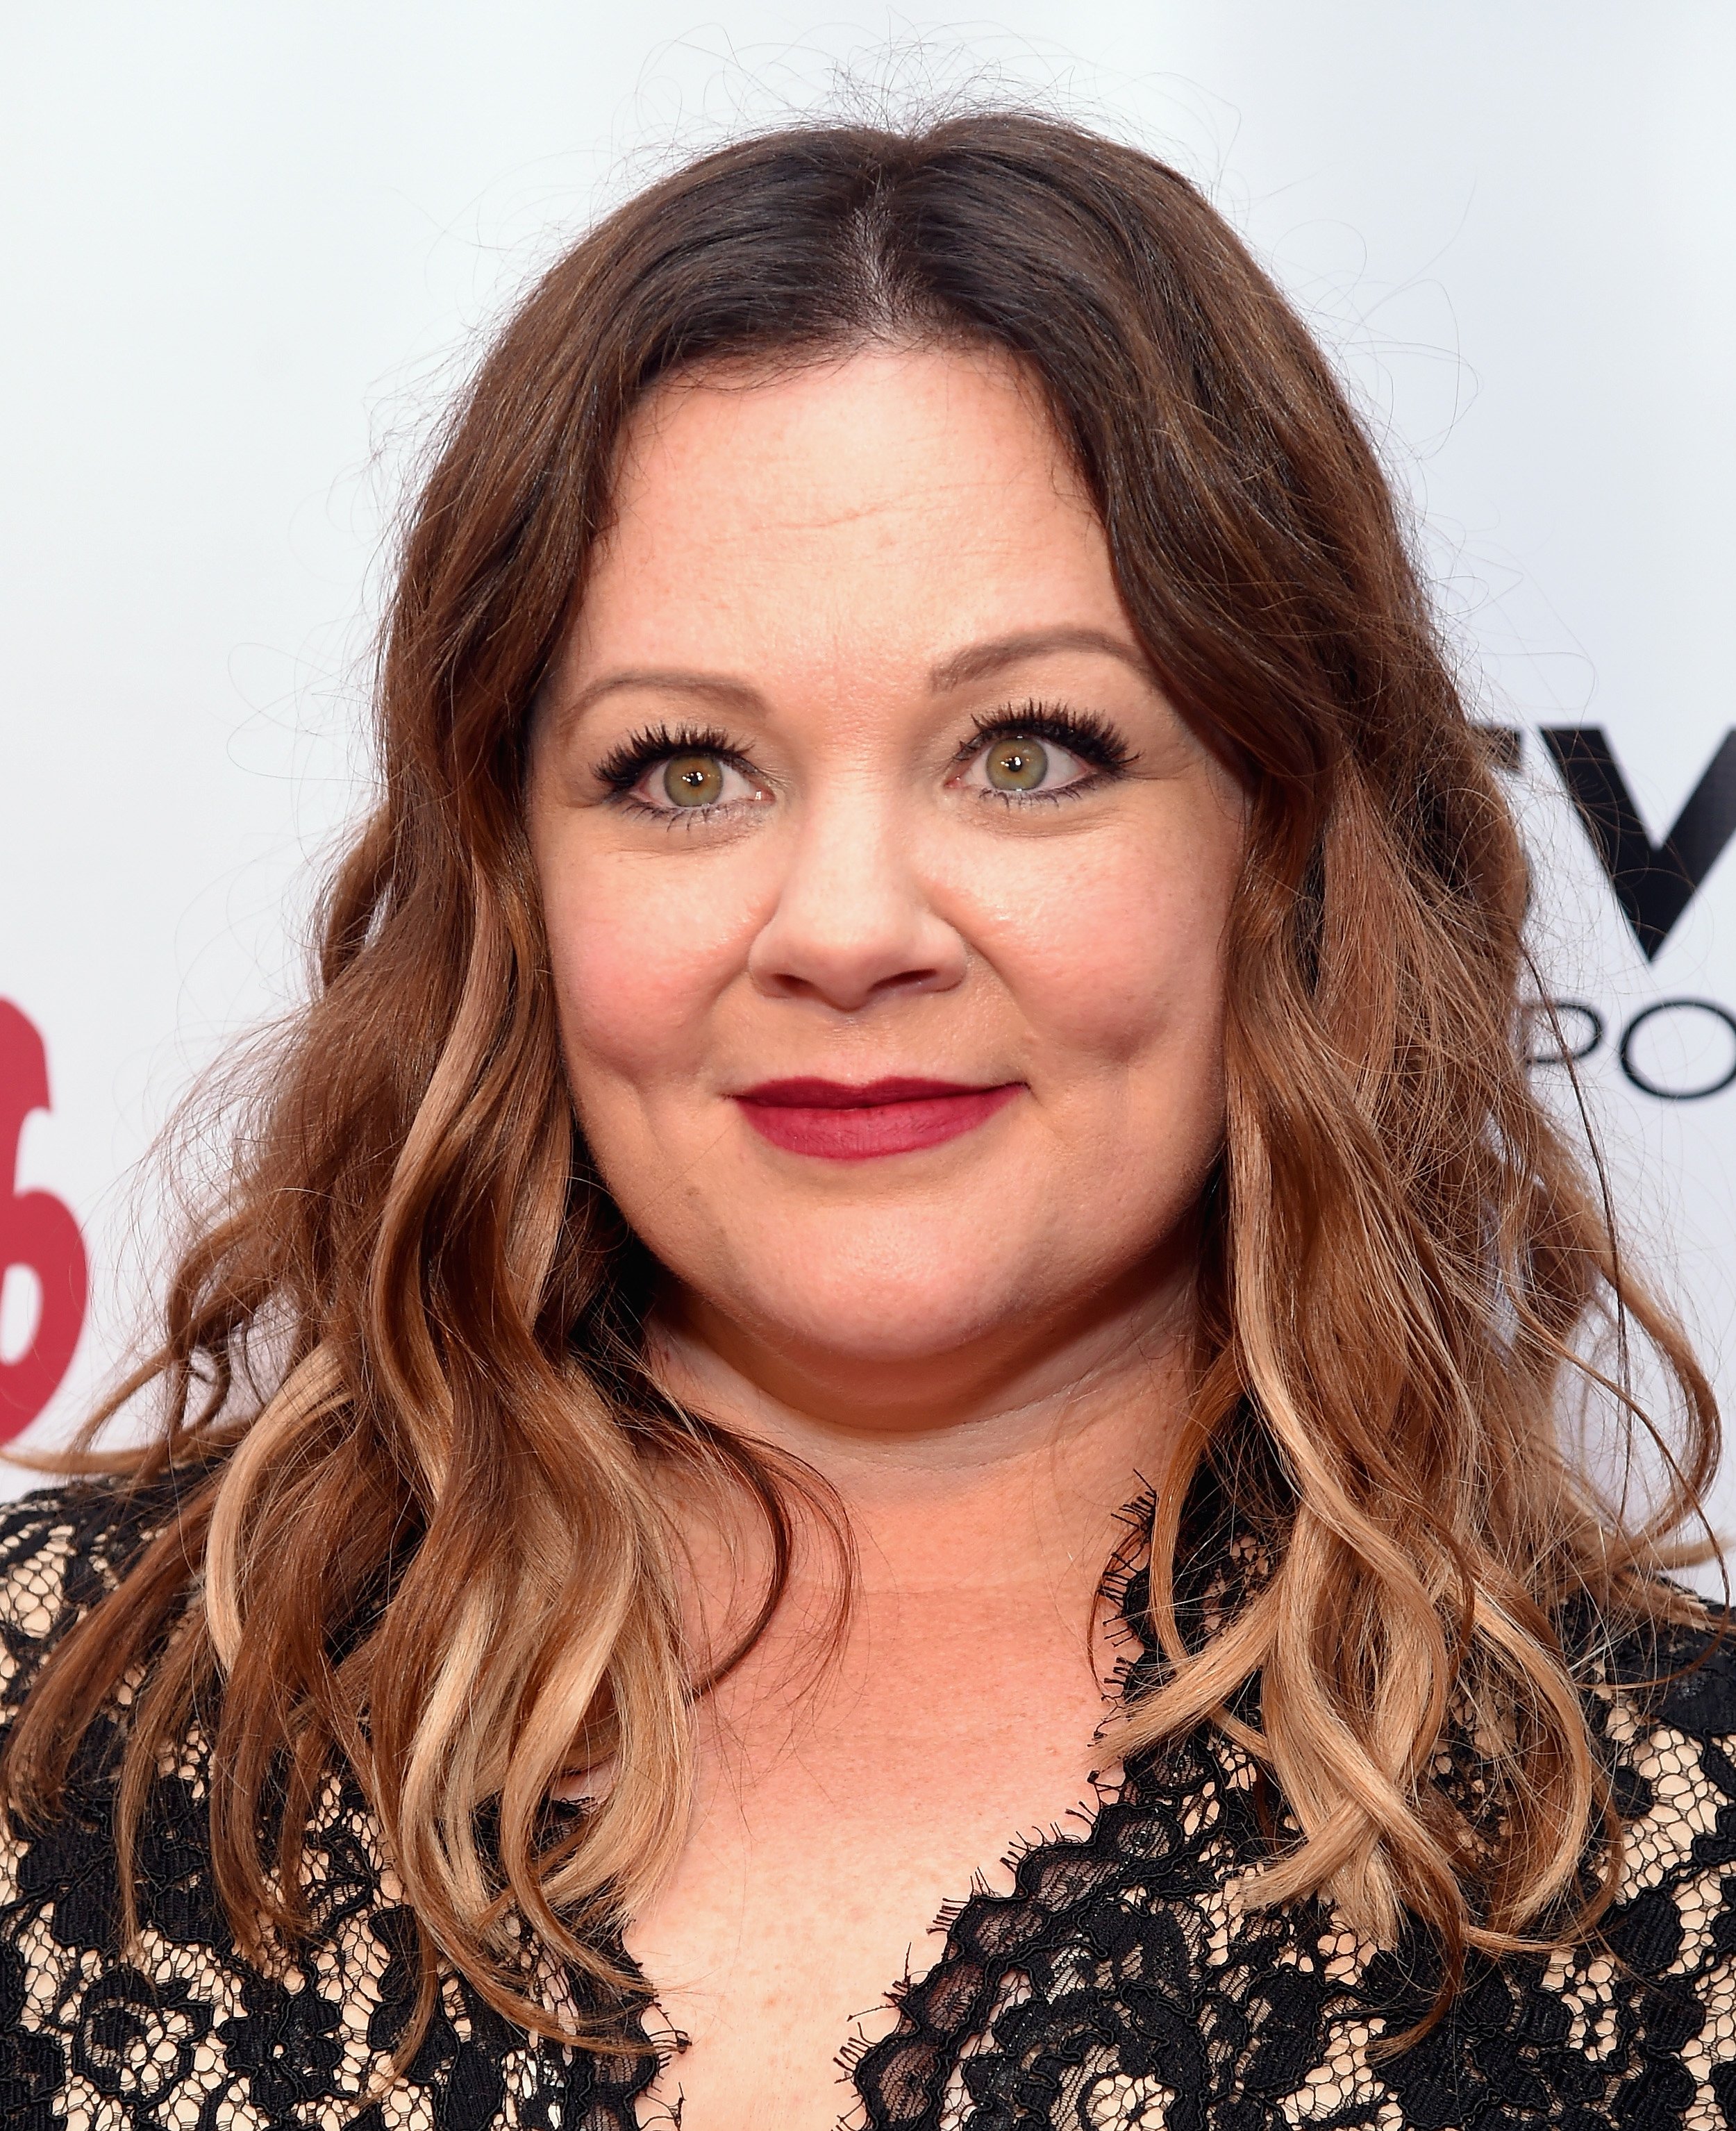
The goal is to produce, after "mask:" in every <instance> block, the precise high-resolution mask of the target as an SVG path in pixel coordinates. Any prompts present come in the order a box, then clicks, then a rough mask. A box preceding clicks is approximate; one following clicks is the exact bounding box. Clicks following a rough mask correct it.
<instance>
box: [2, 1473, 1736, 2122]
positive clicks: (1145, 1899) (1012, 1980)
mask: <svg viewBox="0 0 1736 2131" xmlns="http://www.w3.org/2000/svg"><path fill="white" fill-rule="evenodd" d="M161 1514H162V1511H161V1509H160V1510H159V1511H158V1512H157V1518H158V1520H159V1521H160V1520H161ZM151 1522H152V1519H151V1506H150V1505H149V1504H148V1503H146V1504H139V1503H135V1504H133V1505H132V1506H130V1507H127V1508H122V1506H121V1504H120V1502H119V1500H118V1498H117V1496H116V1495H115V1493H114V1492H113V1490H111V1489H109V1488H107V1487H79V1488H70V1489H66V1490H64V1491H59V1492H55V1491H49V1492H43V1493H40V1494H37V1495H35V1496H29V1497H27V1498H26V1500H24V1501H22V1502H18V1503H15V1504H12V1505H9V1506H7V1508H6V1510H5V1511H3V1512H0V1717H5V1716H7V1715H9V1714H10V1713H11V1712H12V1711H14V1710H15V1709H16V1708H17V1706H18V1704H19V1702H21V1701H22V1697H23V1695H24V1693H25V1692H26V1690H27V1688H28V1686H29V1683H30V1681H31V1678H33V1677H34V1675H35V1673H36V1669H37V1668H38V1666H39V1665H40V1664H41V1660H42V1658H43V1657H44V1655H46V1651H47V1650H49V1649H50V1648H51V1647H52V1645H53V1643H54V1641H55V1639H56V1638H57V1637H58V1636H59V1635H60V1634H62V1633H64V1632H65V1630H66V1629H67V1628H68V1627H69V1626H71V1625H72V1623H73V1622H74V1621H75V1620H76V1619H78V1618H79V1616H80V1615H81V1614H83V1613H84V1611H87V1610H88V1609H89V1607H90V1606H91V1605H93V1604H94V1603H95V1602H97V1601H98V1599H99V1598H100V1597H102V1596H103V1594H104V1593H105V1592H107V1591H108V1590H109V1589H111V1588H113V1585H114V1583H115V1582H116V1581H117V1579H118V1578H119V1576H120V1575H121V1574H122V1573H124V1569H125V1567H126V1564H127V1560H128V1559H129V1558H130V1557H131V1556H132V1554H133V1553H134V1552H135V1550H136V1549H137V1547H138V1545H139V1544H141V1540H142V1538H143V1537H144V1535H145V1534H146V1531H147V1530H149V1529H151ZM1140 1596H1141V1590H1140V1583H1139V1578H1138V1576H1134V1578H1131V1579H1130V1587H1129V1592H1128V1599H1129V1606H1128V1611H1129V1615H1130V1616H1132V1617H1134V1618H1137V1617H1138V1614H1139V1599H1140ZM1686 1654H1687V1651H1686V1648H1685V1649H1684V1650H1681V1651H1676V1650H1670V1651H1664V1652H1651V1653H1647V1652H1641V1651H1634V1652H1632V1653H1628V1654H1627V1657H1628V1659H1631V1662H1628V1661H1623V1662H1621V1663H1619V1664H1618V1665H1617V1667H1616V1669H1615V1674H1614V1678H1612V1680H1611V1681H1610V1682H1609V1683H1606V1686H1605V1688H1604V1690H1602V1691H1599V1692H1595V1693H1592V1694H1591V1695H1590V1698H1589V1702H1588V1706H1589V1707H1590V1710H1591V1712H1592V1720H1593V1722H1594V1724H1595V1726H1596V1727H1597V1728H1598V1729H1599V1732H1600V1733H1601V1735H1602V1736H1603V1737H1604V1740H1605V1741H1606V1742H1607V1746H1608V1749H1609V1752H1610V1754H1611V1755H1612V1757H1613V1760H1614V1765H1615V1766H1616V1768H1617V1770H1618V1774H1619V1784H1620V1800H1621V1804H1622V1809H1623V1814H1624V1817H1626V1819H1627V1821H1628V1861H1627V1865H1626V1869H1625V1875H1624V1879H1623V1886H1622V1889H1621V1899H1620V1900H1619V1904H1618V1905H1617V1907H1616V1908H1615V1909H1614V1911H1613V1913H1612V1914H1611V1916H1610V1918H1609V1923H1608V1929H1607V1937H1608V1948H1607V1950H1602V1949H1599V1950H1590V1951H1576V1952H1574V1953H1571V1954H1556V1955H1555V1956H1551V1957H1550V1958H1548V1959H1547V1960H1546V1959H1542V1958H1541V1957H1539V1958H1534V1959H1529V1960H1519V1959H1510V1960H1508V1961H1501V1962H1494V1961H1489V1960H1479V1961H1476V1962H1475V1964H1474V1966H1473V1969H1472V1971H1471V1974H1470V1977H1469V1979H1468V1981H1467V1985H1466V1987H1465V1990H1463V1992H1461V1994H1460V1996H1459V1998H1458V1999H1457V2000H1456V2001H1455V2006H1454V2009H1453V2011H1452V2013H1451V2016H1450V2018H1448V2019H1447V2020H1446V2022H1445V2023H1443V2024H1442V2025H1441V2026H1440V2027H1439V2028H1436V2030H1435V2031H1434V2032H1433V2033H1431V2034H1430V2035H1429V2036H1428V2037H1427V2038H1425V2039H1424V2040H1423V2041H1422V2042H1421V2043H1419V2044H1418V2045H1417V2046H1416V2047H1413V2048H1412V2049H1410V2050H1408V2051H1407V2052H1404V2053H1403V2055H1401V2056H1399V2057H1393V2058H1388V2059H1385V2060H1384V2061H1379V2062H1375V2061H1371V2057H1370V2045H1371V2044H1372V2043H1373V2042H1375V2041H1376V2040H1377V2039H1378V2038H1379V2037H1381V2036H1383V2035H1386V2034H1394V2033H1401V2032H1403V2030H1404V2029H1405V2028H1408V2026H1410V2025H1411V2024H1412V2023H1413V2022H1414V2021H1415V2020H1417V2018H1419V2017H1420V2016H1421V2014H1422V2012H1423V2011H1424V2009H1426V2008H1427V2004H1429V2002H1430V1999H1431V1996H1432V1994H1433V1975H1432V1971H1431V1961H1430V1956H1429V1952H1428V1950H1427V1947H1426V1946H1424V1945H1422V1944H1421V1943H1408V1944H1406V1945H1404V1946H1402V1947H1399V1948H1398V1950H1397V1951H1388V1952H1379V1951H1374V1950H1372V1949H1370V1948H1369V1947H1364V1946H1360V1945H1359V1944H1358V1943H1357V1942H1355V1939H1354V1938H1353V1937H1351V1936H1350V1935H1349V1934H1347V1933H1346V1932H1345V1931H1344V1930H1343V1929H1342V1928H1341V1927H1340V1926H1339V1925H1338V1924H1337V1923H1336V1922H1335V1920H1334V1918H1333V1916H1332V1914H1331V1911H1330V1910H1329V1909H1328V1908H1326V1907H1325V1906H1324V1905H1322V1904H1319V1903H1308V1904H1293V1905H1291V1906H1289V1907H1288V1908H1282V1909H1279V1910H1277V1911H1249V1910H1247V1909H1245V1908H1241V1907H1240V1905H1239V1904H1237V1902H1236V1900H1235V1897H1234V1895H1233V1894H1232V1892H1231V1891H1230V1888H1231V1883H1232V1882H1233V1880H1234V1879H1235V1875H1236V1873H1237V1871H1238V1870H1239V1869H1240V1865H1242V1864H1243V1863H1244V1862H1245V1860H1247V1859H1248V1857H1249V1856H1251V1855H1254V1854H1256V1853H1257V1851H1259V1848H1260V1847H1262V1846H1263V1845H1264V1826H1265V1824H1266V1823H1264V1822H1263V1821H1262V1817H1261V1815H1262V1809H1263V1807H1264V1808H1266V1809H1267V1810H1268V1811H1269V1805H1268V1802H1267V1801H1265V1800H1263V1799H1262V1798H1261V1797H1260V1796H1259V1777H1258V1774H1257V1771H1256V1770H1255V1769H1254V1765H1253V1764H1252V1763H1251V1761H1250V1760H1249V1758H1248V1757H1247V1755H1245V1754H1244V1753H1243V1752H1242V1751H1241V1750H1240V1749H1239V1748H1237V1747H1236V1746H1234V1745H1233V1744H1232V1743H1231V1742H1230V1741H1227V1740H1225V1739H1224V1738H1222V1737H1221V1736H1220V1735H1218V1734H1216V1733H1215V1732H1210V1731H1201V1732H1200V1733H1199V1734H1197V1735H1196V1736H1193V1737H1192V1738H1190V1739H1188V1740H1186V1741H1180V1742H1177V1743H1176V1744H1173V1745H1171V1746H1168V1747H1166V1748H1164V1749H1163V1750H1160V1751H1154V1752H1152V1753H1150V1754H1147V1755H1142V1756H1139V1757H1136V1758H1135V1759H1134V1760H1133V1761H1132V1762H1130V1764H1129V1767H1128V1769H1126V1771H1125V1779H1124V1781H1123V1783H1122V1784H1121V1785H1120V1788H1119V1789H1117V1790H1116V1791H1115V1792H1114V1793H1109V1794H1107V1795H1105V1798H1103V1800H1102V1801H1101V1805H1100V1808H1099V1809H1098V1811H1097V1813H1096V1815H1095V1817H1093V1819H1092V1820H1091V1823H1090V1825H1089V1826H1088V1827H1087V1828H1086V1831H1085V1832H1084V1833H1083V1834H1082V1835H1081V1836H1077V1837H1076V1838H1075V1837H1067V1838H1058V1839H1057V1840H1056V1841H1051V1842H1047V1843H1043V1844H1041V1845H1039V1846H1036V1847H1034V1848H1033V1849H1032V1850H1030V1851H1028V1852H1027V1853H1026V1854H1025V1855H1024V1856H1022V1857H1021V1858H1020V1859H1019V1861H1018V1864H1017V1865H1016V1868H1015V1871H1014V1888H1013V1891H1012V1892H1011V1893H1010V1894H990V1893H983V1892H979V1893H978V1894H975V1895H973V1896H972V1897H971V1899H969V1900H968V1901H966V1903H965V1904H964V1905H963V1906H962V1908H961V1909H960V1910H959V1912H958V1913H957V1916H956V1918H953V1920H952V1923H951V1925H950V1927H949V1929H948V1931H947V1935H946V1938H945V1942H944V1947H943V1951H942V1955H941V1957H940V1958H939V1960H938V1961H937V1962H936V1964H935V1965H934V1966H933V1968H932V1969H930V1970H929V1971H928V1973H927V1974H926V1975H923V1976H922V1977H920V1978H918V1979H917V1980H914V1981H913V1982H911V1983H910V1984H909V1985H906V1986H905V1987H904V1990H903V1991H902V1993H901V1994H900V1996H899V2020H898V2024H897V2026H896V2028H894V2031H893V2032H892V2033H890V2035H888V2036H887V2037H886V2038H885V2039H884V2040H883V2041H881V2042H877V2043H876V2044H875V2045H874V2047H871V2048H870V2049H868V2050H866V2051H865V2052H862V2053H861V2056H860V2057H859V2058H858V2060H857V2062H856V2064H855V2066H854V2068H853V2076H854V2079H855V2082H856V2090H857V2094H858V2095H859V2098H860V2100H859V2111H858V2113H859V2115H860V2116H861V2120H862V2121H863V2123H864V2124H866V2126H867V2127H869V2131H1014V2127H1019V2131H1038V2127H1047V2131H1062V2128H1063V2127H1064V2131H1157V2127H1159V2126H1162V2127H1164V2131H1268V2128H1269V2131H1281V2127H1282V2131H1290V2128H1291V2127H1298V2126H1303V2125H1308V2126H1320V2127H1331V2131H1412V2127H1413V2131H1447V2128H1448V2127H1454V2128H1455V2131H1458V2127H1465V2131H1556V2127H1559V2131H1593V2127H1606V2126H1615V2125H1622V2126H1628V2127H1634V2128H1635V2131H1700V2127H1707V2131H1711V2127H1716V2126H1719V2125H1722V2124H1726V2123H1729V2124H1736V1758H1733V1756H1736V1657H1733V1656H1732V1654H1731V1653H1730V1652H1729V1651H1728V1650H1723V1649H1720V1650H1717V1651H1715V1652H1714V1655H1712V1656H1711V1658H1710V1659H1709V1660H1708V1662H1707V1663H1706V1664H1705V1665H1703V1666H1702V1667H1701V1668H1700V1669H1699V1670H1698V1671H1696V1672H1695V1673H1693V1674H1690V1675H1689V1676H1688V1677H1686V1678H1685V1679H1683V1680H1681V1681H1680V1682H1677V1683H1674V1684H1671V1685H1670V1686H1668V1687H1666V1688H1662V1689H1660V1690H1656V1691H1652V1692H1650V1693H1643V1694H1642V1693H1640V1692H1639V1691H1638V1689H1637V1688H1634V1687H1633V1686H1632V1685H1631V1684H1629V1685H1626V1686H1624V1685H1623V1684H1621V1682H1623V1681H1624V1680H1626V1681H1630V1682H1631V1681H1637V1680H1639V1679H1643V1678H1652V1677H1655V1676H1656V1675H1657V1673H1658V1672H1659V1671H1660V1670H1663V1669H1669V1668H1670V1667H1671V1665H1672V1664H1676V1663H1679V1662H1680V1661H1681V1657H1682V1656H1683V1655H1686ZM114 1744H115V1741H114V1738H113V1734H112V1733H111V1734H108V1736H97V1737H94V1738H93V1740H92V1741H90V1742H89V1750H88V1751H87V1752H86V1753H85V1755H84V1756H83V1758H82V1760H81V1763H80V1765H79V1769H78V1771H77V1772H76V1774H75V1779H74V1783H73V1784H72V1786H71V1788H70V1793H69V1797H68V1800H67V1805H66V1809H65V1813H64V1814H63V1815H62V1817H60V1820H59V1821H58V1822H56V1823H55V1826H54V1827H52V1828H50V1829H49V1830H47V1831H46V1832H42V1833H41V1835H40V1836H37V1837H36V1838H35V1839H26V1837H24V1836H22V1835H20V1834H17V1833H16V1832H12V1831H7V1832H6V1833H5V1834H4V1836H3V1839H0V2122H3V2124H6V2125H7V2126H8V2127H11V2126H15V2125H16V2126H17V2127H19V2131H55V2127H58V2126H60V2125H63V2124H64V2125H67V2126H70V2127H72V2131H135V2127H137V2131H278V2128H279V2127H283V2131H289V2127H292V2126H293V2127H299V2131H314V2127H318V2131H338V2127H339V2126H354V2127H357V2131H516V2127H520V2126H523V2127H525V2131H633V2128H634V2126H635V2105H636V2104H637V2102H638V2099H639V2097H640V2095H643V2093H644V2091H645V2088H646V2087H647V2086H648V2085H649V2083H650V2078H651V2076H652V2072H653V2071H654V2069H655V2066H654V2064H653V2062H652V2061H651V2060H650V2058H649V2057H633V2056H627V2055H624V2056H622V2057H619V2058H610V2057H597V2056H596V2055H594V2054H591V2053H588V2052H579V2051H572V2050H568V2049H564V2048H562V2047H558V2046H555V2045H553V2044H549V2043H547V2042H539V2041H537V2040H535V2039H534V2038H529V2037H527V2036H526V2035H525V2034H524V2033H522V2031H520V2030H518V2029H516V2028H511V2027H509V2026H508V2025H507V2024H506V2023H505V2022H504V2021H502V2020H501V2019H500V2018H499V2017H498V2016H497V2015H496V2014H493V2013H492V2011H491V2010H490V2009H488V2007H487V2006H486V2005H485V2004H482V2003H481V2002H480V2001H479V2000H478V1999H477V1998H476V1997H475V1995H474V1994H473V1993H472V1992H471V1991H470V1990H468V1987H467V1986H466V1985H464V1983H463V1980H462V1979H460V1978H458V1977H457V1976H456V1975H453V1974H451V1973H449V1972H448V1973H445V1974H444V1975H443V1976H442V1979H441V1988H440V1997H439V2008H438V2010H437V2013H436V2016H435V2018H434V2022H433V2024H432V2026H431V2027H430V2028H429V2033H428V2034H427V2036H426V2038H425V2039H424V2042H423V2043H422V2045H421V2047H420V2049H419V2050H418V2052H417V2053H416V2055H415V2059H414V2060H413V2062H411V2063H410V2066H408V2067H407V2068H406V2071H405V2073H404V2075H403V2076H401V2077H399V2078H397V2079H396V2080H395V2081H394V2080H391V2079H390V2078H389V2076H388V2066H389V2063H390V2059H391V2051H392V2047H393V2044H394V2043H395V2042H396V2038H397V2037H398V2035H399V2034H400V2033H401V2031H402V2028H403V2024H404V2022H405V2018H406V2016H407V2015H408V2014H409V2011H410V2007H411V2005H412V2004H413V2003H414V1999H415V1940H414V1933H413V1932H412V1930H411V1928H410V1917H409V1914H408V1913H407V1912H406V1910H405V1908H404V1907H403V1905H402V1902H401V1899H400V1894H399V1890H398V1889H396V1887H395V1885H394V1883H393V1878H392V1874H391V1867H390V1864H389V1861H388V1860H386V1858H385V1857H384V1856H382V1855H381V1847H380V1844H379V1840H378V1836H377V1832H376V1829H375V1827H374V1826H373V1823H372V1820H371V1818H370V1816H369V1815H368V1813H367V1809H366V1807H365V1805H364V1803H363V1802H362V1799H361V1798H360V1797H359V1796H358V1795H357V1793H355V1791H354V1789H352V1787H350V1786H348V1785H346V1784H341V1783H338V1782H336V1781H334V1782H333V1784H330V1785H329V1786H328V1790H327V1793H326V1795H325V1796H324V1798H323V1799H322V1802H321V1806H320V1809H319V1813H318V1814H317V1815H316V1817H315V1824H314V1827H313V1828H312V1830H311V1831H310V1840H309V1873H310V1875H311V1878H310V1892H311V1894H312V1897H313V1899H314V1908H315V1913H316V1917H317V1919H318V1928H317V1930H316V1932H315V1934H314V1939H313V1942H312V1943H311V1945H310V1946H309V1948H308V1949H307V1950H306V1951H305V1954H304V1955H303V1956H301V1966H300V1968H299V1969H297V1970H296V1971H294V1972H292V1973H290V1974H288V1975H283V1976H279V1977H267V1976H264V1975H260V1974H259V1973H257V1971H254V1970H253V1969H252V1968H251V1967H250V1966H248V1965H247V1962H246V1961H243V1960H242V1958H241V1957H240V1956H239V1955H238V1954H237V1951H236V1949H235V1947H234V1946H233V1942H232V1941H231V1938H230V1936H229V1933H228V1929H227V1927H226V1926H225V1924H224V1922H223V1916H222V1913H221V1910H220V1908H218V1904H217V1903H216V1900H215V1898H214V1894H213V1889H212V1886H211V1873H210V1859H209V1847H208V1844H207V1841H206V1835H205V1803H206V1790H205V1774H204V1771H205V1766H206V1749H205V1746H204V1741H203V1740H202V1739H201V1738H200V1737H199V1736H198V1734H197V1733H196V1732H194V1733H193V1734H192V1735H190V1736H189V1738H188V1739H187V1741H186V1742H185V1752H184V1754H183V1756H182V1759H181V1760H180V1765H178V1766H177V1767H175V1769H171V1770H168V1771H166V1772H165V1774H164V1775H163V1776H162V1778H161V1780H160V1782H159V1784H158V1785H157V1788H156V1793H155V1795H154V1797H153V1798H152V1800H151V1809H150V1812H149V1813H148V1814H147V1816H146V1826H145V1828H144V1831H143V1836H142V1841H141V1854H140V1860H139V1864H140V1874H141V1886H140V1889H139V1899H140V1903H141V1919H142V1925H143V1929H142V1934H141V1946H140V1947H139V1949H138V1950H137V1959H136V1961H128V1960H127V1959H126V1958H123V1956H122V1948H121V1945H120V1940H119V1932H118V1918H119V1913H120V1904H119V1889H118V1885H117V1881H116V1876H115V1865H114V1860H113V1818H112V1815H113V1796H112V1786H111V1785H110V1784H109V1782H108V1779H107V1778H106V1776H105V1774H104V1773H103V1772H104V1770H105V1769H107V1768H108V1766H109V1765H111V1760H112V1749H113V1746H114ZM548 1980H549V1987H550V1988H551V1990H563V1989H565V1990H573V1992H574V1994H575V1995H577V1993H578V1990H580V1988H581V1985H579V1984H578V1982H577V1981H576V1980H573V1979H568V1978H563V1977H558V1976H553V1975H551V1976H550V1977H549V1979H548ZM688 2131H705V2127H704V2126H703V2125H694V2126H691V2127H688ZM794 2131H801V2127H795V2128H794ZM814 2131H818V2127H814Z"/></svg>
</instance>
